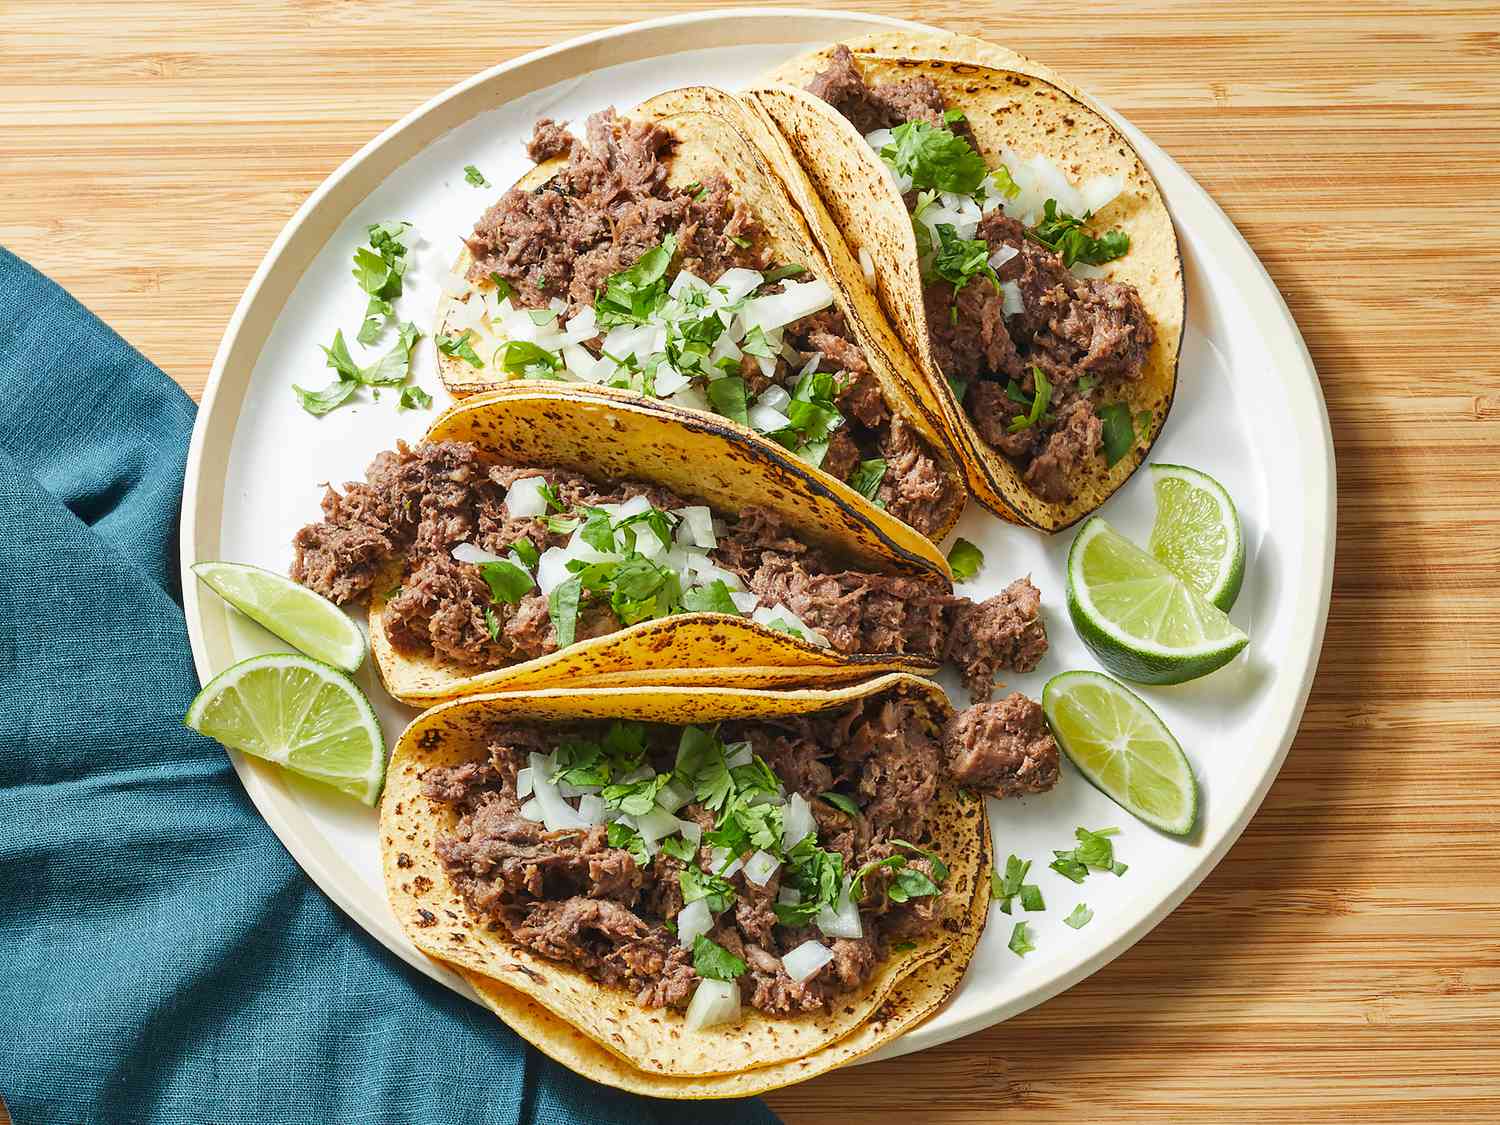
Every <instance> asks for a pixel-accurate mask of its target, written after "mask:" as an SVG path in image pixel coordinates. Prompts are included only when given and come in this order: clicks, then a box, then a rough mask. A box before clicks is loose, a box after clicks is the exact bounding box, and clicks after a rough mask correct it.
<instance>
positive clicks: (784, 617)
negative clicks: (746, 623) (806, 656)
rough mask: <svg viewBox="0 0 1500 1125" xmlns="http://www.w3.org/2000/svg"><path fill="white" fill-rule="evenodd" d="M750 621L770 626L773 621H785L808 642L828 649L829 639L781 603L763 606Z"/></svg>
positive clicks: (752, 615)
mask: <svg viewBox="0 0 1500 1125" xmlns="http://www.w3.org/2000/svg"><path fill="white" fill-rule="evenodd" d="M750 619H751V620H752V621H754V622H755V623H756V624H758V625H770V624H771V622H773V621H783V622H785V623H786V624H788V625H790V626H791V627H792V628H794V629H798V630H800V631H801V632H802V636H803V637H804V638H805V639H806V640H809V641H811V642H812V643H813V644H815V645H821V646H822V647H824V648H827V647H828V638H827V637H825V636H824V635H823V634H822V633H820V632H818V631H817V630H816V629H814V628H813V627H812V626H811V625H809V624H807V622H805V621H803V620H802V618H800V617H798V616H797V615H796V614H795V613H793V612H792V611H791V610H789V609H787V607H786V606H784V605H782V604H781V603H780V602H777V603H776V604H775V605H773V606H771V607H769V608H767V607H766V606H761V607H760V608H759V609H757V610H756V611H755V612H754V613H753V614H751V615H750Z"/></svg>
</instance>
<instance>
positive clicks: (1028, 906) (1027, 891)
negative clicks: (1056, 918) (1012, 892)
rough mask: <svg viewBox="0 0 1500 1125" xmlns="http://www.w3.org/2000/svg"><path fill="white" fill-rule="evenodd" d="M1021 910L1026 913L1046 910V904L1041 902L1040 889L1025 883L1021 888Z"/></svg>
mask: <svg viewBox="0 0 1500 1125" xmlns="http://www.w3.org/2000/svg"><path fill="white" fill-rule="evenodd" d="M1021 909H1022V910H1026V911H1036V910H1046V909H1047V904H1046V903H1045V902H1043V901H1042V889H1041V888H1040V887H1038V886H1036V885H1035V884H1033V883H1026V884H1025V885H1023V886H1022V887H1021Z"/></svg>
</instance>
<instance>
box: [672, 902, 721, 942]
mask: <svg viewBox="0 0 1500 1125" xmlns="http://www.w3.org/2000/svg"><path fill="white" fill-rule="evenodd" d="M713 928H714V916H713V914H712V913H711V912H710V911H709V909H708V900H707V899H706V898H699V899H694V900H693V901H692V902H690V903H688V904H687V905H686V906H684V907H683V908H682V909H681V910H679V911H678V912H677V944H678V945H685V946H687V947H688V948H690V949H691V948H692V945H693V939H694V938H696V937H697V936H698V935H699V934H706V933H708V931H709V930H711V929H713Z"/></svg>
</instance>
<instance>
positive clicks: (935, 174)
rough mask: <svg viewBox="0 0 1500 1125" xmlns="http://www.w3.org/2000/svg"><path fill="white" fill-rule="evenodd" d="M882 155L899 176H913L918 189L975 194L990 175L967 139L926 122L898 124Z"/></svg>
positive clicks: (882, 150)
mask: <svg viewBox="0 0 1500 1125" xmlns="http://www.w3.org/2000/svg"><path fill="white" fill-rule="evenodd" d="M880 156H881V159H882V160H884V161H885V162H886V163H887V164H889V165H890V166H891V167H892V168H894V169H895V170H896V173H897V174H898V175H907V176H910V177H911V182H912V187H914V188H917V189H921V188H935V189H937V190H938V191H953V192H957V193H959V194H960V195H972V194H973V193H974V192H975V191H977V190H978V189H979V185H980V184H981V183H983V182H984V178H985V176H986V175H988V174H989V169H988V168H986V167H985V163H984V157H982V156H980V155H979V153H977V152H975V151H974V146H973V145H971V144H969V142H968V141H967V140H965V139H964V138H963V137H960V136H958V135H957V134H955V133H954V132H953V131H952V130H951V129H940V128H938V127H936V126H934V125H929V124H928V123H927V122H925V121H908V122H906V123H904V124H902V125H897V126H896V127H895V128H894V129H893V130H891V143H890V144H888V145H886V146H885V147H884V148H882V149H881V150H880Z"/></svg>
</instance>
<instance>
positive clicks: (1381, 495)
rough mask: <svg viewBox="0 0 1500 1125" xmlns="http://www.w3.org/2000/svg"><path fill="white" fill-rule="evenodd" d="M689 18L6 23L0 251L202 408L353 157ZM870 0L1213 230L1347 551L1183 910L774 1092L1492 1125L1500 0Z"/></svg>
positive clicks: (969, 1106)
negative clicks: (1018, 994)
mask: <svg viewBox="0 0 1500 1125" xmlns="http://www.w3.org/2000/svg"><path fill="white" fill-rule="evenodd" d="M687 6H688V5H680V4H675V3H645V4H636V5H631V6H627V7H622V6H621V5H619V4H617V3H615V4H606V3H581V2H574V0H550V2H548V3H546V4H525V5H521V4H515V5H509V4H482V3H476V2H475V0H464V2H461V3H455V2H451V0H421V2H416V0H411V2H395V0H392V2H384V3H382V2H377V0H356V2H348V3H345V2H338V0H261V2H254V3H246V2H231V3H225V2H223V0H216V2H213V3H186V2H180V0H179V2H177V3H146V2H124V0H118V2H109V3H101V2H95V3H66V4H64V3H61V2H47V0H6V3H5V4H4V5H3V16H0V185H3V190H0V242H3V243H4V244H5V245H7V246H9V247H10V248H11V249H12V250H14V251H15V252H17V253H18V254H20V255H22V256H23V257H25V258H27V259H29V260H30V261H31V262H33V263H34V264H35V265H37V266H38V267H39V268H41V269H43V270H44V271H46V272H47V273H49V274H50V275H51V276H53V277H54V278H56V279H57V280H58V281H59V282H61V283H62V284H63V285H65V286H67V287H68V288H69V289H70V290H71V291H72V292H73V293H74V294H76V295H77V296H78V297H79V299H81V300H82V301H84V302H85V303H86V304H88V305H89V306H90V307H92V308H93V309H94V310H95V311H96V312H98V313H99V314H100V315H101V316H103V317H104V319H105V320H107V321H109V322H110V323H111V324H112V325H114V326H115V327H116V328H117V329H118V330H119V331H120V332H122V333H123V334H124V335H125V336H126V337H127V338H128V339H129V340H131V341H132V342H133V343H134V344H136V345H137V346H138V347H139V348H140V349H141V350H142V351H143V352H145V353H146V354H147V355H148V356H150V357H151V358H153V359H154V360H155V361H156V362H157V363H158V364H160V365H161V366H162V367H164V368H165V369H166V370H167V371H168V372H169V373H170V374H171V375H172V376H173V377H174V378H176V379H177V380H178V381H180V382H181V383H182V385H183V386H184V387H186V388H187V389H188V390H189V391H190V392H193V393H195V394H196V393H197V392H198V391H199V390H200V389H201V388H202V385H203V381H204V378H205V376H206V374H207V371H208V366H209V362H210V359H211V357H212V355H213V352H214V349H215V347H216V345H217V343H218V340H219V336H220V333H221V331H222V329H223V327H224V324H225V322H226V320H227V319H228V317H229V314H230V311H231V310H232V308H233V306H234V303H235V301H236V300H237V298H238V297H239V294H240V292H241V291H242V289H243V288H244V286H245V284H246V282H247V281H248V280H249V278H250V275H251V273H252V271H253V270H254V268H255V266H256V264H257V263H258V262H259V261H260V258H261V256H262V254H263V253H264V252H265V250H266V248H267V247H268V246H269V245H270V243H271V241H272V239H273V238H274V237H275V235H276V233H277V232H278V231H279V230H280V229H281V226H282V224H283V223H284V222H285V221H286V220H287V219H288V218H289V217H290V216H291V214H292V212H293V210H294V209H295V208H296V207H297V205H298V204H299V203H300V202H301V201H302V200H303V199H304V198H305V197H306V196H307V195H308V193H309V192H311V191H312V190H313V189H314V188H315V187H316V186H317V184H318V183H319V182H320V181H321V180H322V179H323V177H324V176H326V175H327V174H328V173H329V172H330V171H332V170H333V169H334V168H335V167H336V166H337V165H338V164H339V163H340V162H341V161H342V160H343V159H344V158H345V157H347V156H348V155H349V154H350V153H352V152H354V151H355V150H356V149H357V148H359V147H360V146H361V145H363V144H364V143H365V142H366V141H367V140H369V139H370V138H371V137H372V136H374V135H375V133H376V132H378V131H379V130H380V129H382V128H384V127H385V126H386V125H388V124H389V123H391V122H392V121H394V120H395V119H396V118H398V117H400V116H401V115H402V114H404V113H406V112H407V111H408V110H410V109H411V108H412V107H414V106H415V105H417V104H418V103H420V102H421V101H423V100H424V99H426V98H427V97H429V96H431V95H432V94H435V93H437V92H438V91H440V90H442V89H443V88H444V87H446V86H448V85H450V84H451V83H453V82H456V81H458V80H459V79H461V78H464V77H466V76H468V75H469V74H471V73H473V72H474V71H476V70H478V69H480V68H482V67H485V66H488V65H490V64H492V63H495V62H497V61H500V60H503V59H506V58H509V57H512V56H514V55H516V54H519V53H521V52H524V51H528V50H531V49H533V48H536V47H539V46H543V45H545V44H548V43H552V42H555V41H557V40H560V39H562V38H565V37H567V36H571V35H574V34H578V33H581V32H585V31H590V30H594V29H597V28H601V27H605V26H608V25H610V24H613V23H618V22H622V21H624V20H627V19H635V18H644V17H646V16H650V15H658V14H663V13H667V12H672V11H677V10H682V9H683V8H685V7H687ZM696 6H707V5H696ZM866 6H867V7H869V8H870V9H872V10H877V11H883V12H887V13H890V14H893V15H901V16H907V17H911V18H916V19H921V20H926V21H929V22H932V23H936V24H939V25H942V26H945V27H949V28H952V29H954V30H961V31H967V32H972V33H976V34H981V35H986V36H988V37H991V38H993V39H995V40H997V41H999V42H1002V43H1005V44H1008V45H1010V46H1013V47H1016V48H1018V49H1020V50H1022V51H1024V52H1026V53H1028V54H1031V55H1034V56H1036V57H1037V58H1039V59H1042V60H1044V61H1046V62H1048V63H1050V64H1052V65H1054V66H1055V67H1057V68H1058V69H1060V70H1062V71H1063V72H1064V73H1066V74H1068V75H1070V76H1072V77H1073V78H1074V79H1075V80H1077V81H1078V83H1079V84H1080V85H1083V86H1084V87H1086V88H1088V89H1090V90H1091V91H1093V92H1094V93H1096V94H1098V95H1100V96H1101V97H1103V98H1104V99H1105V100H1107V101H1109V102H1110V103H1112V104H1113V105H1115V106H1117V107H1118V108H1119V109H1121V110H1122V111H1123V112H1125V113H1126V114H1127V115H1128V116H1129V117H1130V118H1131V119H1132V120H1133V121H1134V122H1135V123H1136V124H1138V125H1139V126H1141V127H1142V128H1143V129H1144V130H1145V131H1146V132H1147V133H1149V134H1150V135H1151V136H1152V137H1153V138H1154V139H1155V140H1156V141H1158V142H1159V143H1160V144H1161V145H1162V146H1163V147H1164V148H1165V149H1166V150H1167V151H1168V152H1169V153H1171V154H1172V155H1173V156H1175V157H1176V158H1177V159H1178V160H1179V161H1181V162H1182V164H1183V165H1184V166H1185V167H1186V168H1187V169H1188V171H1189V172H1191V173H1192V174H1193V175H1194V176H1195V177H1196V178H1197V179H1198V181H1199V182H1200V183H1202V184H1203V185H1204V186H1205V187H1206V188H1207V189H1208V190H1209V192H1210V193H1211V194H1212V195H1213V196H1214V197H1215V199H1217V200H1218V202H1219V203H1220V204H1221V205H1222V206H1223V207H1224V209H1225V210H1226V211H1227V212H1228V213H1229V215H1230V217H1231V218H1232V219H1233V220H1234V221H1235V222H1236V223H1237V224H1238V225H1239V227H1240V229H1241V230H1242V231H1244V233H1245V235H1246V237H1247V238H1248V239H1249V240H1250V242H1251V244H1252V245H1253V246H1254V247H1255V249H1256V251H1257V253H1259V255H1260V257H1261V260H1262V261H1264V262H1265V265H1266V268H1267V269H1268V270H1269V271H1270V273H1271V276H1272V277H1273V278H1274V279H1275V280H1276V283H1277V284H1278V285H1279V286H1280V287H1281V291H1282V292H1283V293H1284V294H1285V295H1286V298H1287V301H1288V303H1289V304H1290V305H1291V308H1292V311H1293V313H1294V314H1295V315H1296V318H1297V321H1298V323H1299V324H1300V325H1301V327H1302V331H1303V333H1304V334H1305V336H1306V338H1307V343H1308V345H1309V347H1310V348H1311V350H1312V354H1313V358H1314V360H1315V361H1316V364H1317V368H1318V371H1319V373H1320V376H1321V378H1322V381H1323V389H1324V393H1325V395H1326V396H1327V400H1328V409H1329V413H1330V415H1331V416H1332V419H1333V432H1334V441H1335V443H1336V445H1337V450H1338V468H1339V473H1338V475H1339V546H1338V563H1337V568H1336V573H1335V578H1334V600H1333V611H1332V616H1331V618H1330V621H1329V626H1328V636H1327V642H1326V644H1325V647H1324V651H1323V660H1322V667H1321V671H1320V673H1319V675H1318V679H1317V683H1316V686H1315V688H1314V690H1313V694H1312V699H1311V702H1310V704H1309V706H1308V710H1307V716H1306V719H1305V720H1304V722H1303V726H1302V731H1301V734H1300V735H1299V737H1298V739H1297V742H1296V745H1295V746H1294V748H1293V749H1292V752H1291V755H1290V757H1289V759H1288V760H1287V764H1286V767H1285V769H1284V770H1283V771H1282V774H1281V777H1280V779H1279V780H1278V781H1277V782H1276V785H1275V787H1274V788H1273V789H1272V790H1271V793H1270V796H1269V797H1268V798H1267V800H1266V802H1265V805H1264V806H1263V807H1262V809H1261V811H1260V813H1259V815H1257V816H1256V818H1255V820H1254V821H1253V822H1252V823H1251V825H1250V827H1249V829H1248V831H1246V833H1245V835H1244V837H1243V838H1242V839H1241V840H1240V842H1239V843H1238V844H1237V845H1236V846H1235V848H1234V849H1233V851H1231V852H1230V854H1229V856H1228V858H1227V859H1226V860H1225V861H1224V862H1223V863H1222V864H1221V865H1220V866H1219V868H1218V869H1217V870H1216V871H1215V872H1214V873H1213V874H1212V875H1211V876H1210V877H1209V878H1208V879H1207V881H1206V882H1205V883H1204V884H1203V885H1202V886H1201V887H1200V888H1199V889H1198V890H1197V891H1196V892H1195V893H1194V894H1193V895H1192V897H1190V898H1189V899H1188V900H1187V902H1186V903H1185V904H1184V905H1183V906H1182V907H1181V908H1180V909H1179V910H1177V911H1176V913H1174V914H1173V915H1172V916H1171V917H1170V918H1169V919H1168V920H1167V921H1165V922H1163V923H1162V924H1161V925H1160V926H1159V927H1158V928H1157V929H1156V930H1155V932H1154V933H1152V934H1151V935H1150V936H1149V937H1148V938H1146V939H1145V940H1144V941H1142V942H1141V943H1140V944H1139V945H1137V946H1136V947H1135V948H1134V949H1132V950H1131V951H1130V952H1128V953H1126V954H1125V955H1124V956H1122V957H1120V958H1119V959H1118V960H1117V961H1115V962H1114V963H1113V964H1111V965H1110V966H1109V967H1108V968H1106V969H1104V970H1103V971H1101V972H1099V973H1098V974H1096V975H1095V976H1093V977H1092V978H1090V979H1089V980H1088V981H1086V982H1085V983H1083V984H1080V985H1078V986H1077V987H1075V988H1073V989H1072V990H1071V991H1069V992H1067V993H1065V994H1064V995H1062V996H1060V997H1058V998H1057V999H1055V1000H1053V1001H1051V1002H1050V1003H1047V1004H1045V1005H1043V1006H1042V1007H1040V1008H1038V1009H1036V1010H1034V1011H1032V1012H1030V1013H1028V1014H1026V1015H1024V1016H1021V1017H1019V1018H1017V1019H1014V1020H1011V1021H1010V1022H1008V1023H1005V1024H1003V1025H1001V1026H999V1027H996V1028H993V1029H991V1030H990V1031H988V1032H985V1033H982V1034H979V1035H975V1036H972V1037H970V1038H968V1039H965V1040H962V1041H960V1042H957V1043H954V1044H951V1045H949V1046H947V1047H943V1048H939V1049H936V1050H933V1051H929V1052H926V1053H924V1054H922V1055H920V1056H917V1057H915V1058H907V1059H902V1060H898V1061H894V1062H890V1063H884V1064H879V1065H875V1066H871V1067H865V1068H859V1069H856V1070H851V1071H848V1072H845V1073H842V1074H835V1075H832V1076H829V1077H825V1078H822V1079H819V1080H817V1081H814V1082H810V1083H808V1084H806V1085H805V1086H802V1087H799V1088H794V1089H791V1090H786V1091H782V1092H780V1093H777V1094H775V1095H773V1096H772V1097H771V1098H770V1101H771V1103H772V1105H773V1106H774V1107H775V1108H776V1109H777V1110H778V1111H779V1112H781V1113H782V1114H783V1115H784V1116H785V1118H786V1120H787V1121H789V1122H793V1123H806V1122H817V1123H830V1125H831V1123H834V1122H845V1121H864V1120H882V1121H913V1120H920V1121H921V1122H923V1123H924V1125H927V1123H932V1125H937V1123H949V1122H952V1123H957V1122H965V1123H969V1122H974V1123H977V1122H990V1121H999V1120H1021V1119H1023V1118H1024V1120H1026V1121H1027V1122H1028V1123H1029V1125H1040V1123H1042V1122H1085V1121H1096V1120H1097V1121H1115V1122H1118V1121H1143V1120H1155V1121H1163V1120H1166V1121H1183V1122H1224V1121H1252V1120H1253V1121H1291V1120H1295V1121H1298V1122H1346V1121H1382V1122H1384V1121H1392V1122H1418V1121H1438V1120H1466V1121H1487V1122H1493V1121H1500V1077H1497V1074H1500V848H1497V844H1496V841H1497V839H1500V362H1497V358H1496V357H1497V355H1500V327H1497V326H1500V298H1497V293H1500V285H1497V280H1500V233H1497V232H1500V9H1497V7H1496V6H1495V4H1494V3H1493V2H1490V3H1476V4H1464V3H1450V4H1438V3H1427V4H1407V5H1401V4H1379V3H1355V2H1344V3H1326V4H1325V3H1316V2H1307V0H1303V2H1298V3H1265V2H1260V0H1243V2H1238V3H1232V4H1230V3H1224V4H1214V5H1208V4H1188V3H1128V4H1112V5H1109V6H1108V7H1107V8H1106V7H1105V6H1102V5H1076V4H1075V5H1061V4H1057V3H1045V4H1044V3H1033V2H1029V0H1027V2H1016V3H1008V4H1004V5H1001V4H991V5H975V4H957V3H911V4H905V3H874V2H871V3H868V4H867V5H866Z"/></svg>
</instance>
